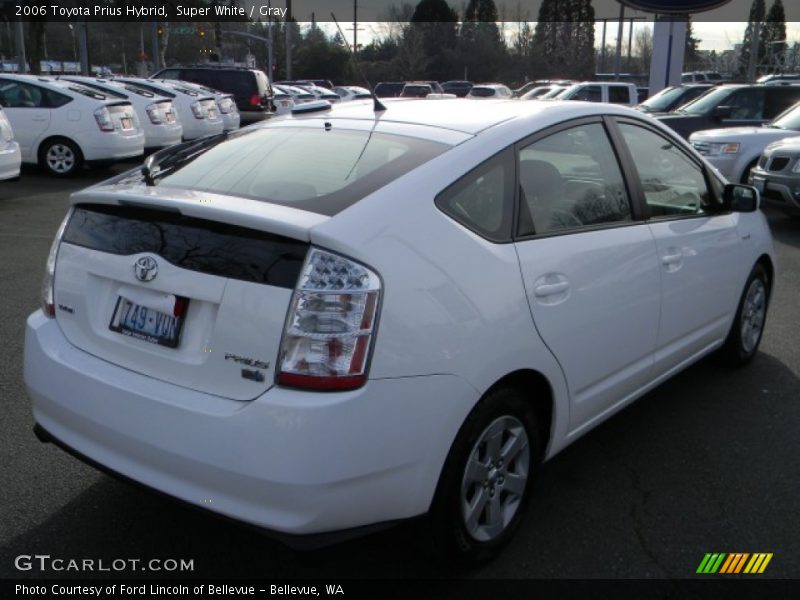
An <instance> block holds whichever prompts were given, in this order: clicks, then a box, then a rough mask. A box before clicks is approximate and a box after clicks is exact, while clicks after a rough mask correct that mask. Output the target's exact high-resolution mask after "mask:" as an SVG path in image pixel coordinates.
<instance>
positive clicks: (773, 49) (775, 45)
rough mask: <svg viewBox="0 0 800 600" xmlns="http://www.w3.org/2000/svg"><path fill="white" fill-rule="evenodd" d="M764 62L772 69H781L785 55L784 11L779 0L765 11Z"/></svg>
mask: <svg viewBox="0 0 800 600" xmlns="http://www.w3.org/2000/svg"><path fill="white" fill-rule="evenodd" d="M762 35H763V36H764V46H765V48H766V62H767V63H768V64H769V65H770V67H771V69H772V70H774V71H778V70H782V68H783V62H784V60H783V59H784V57H785V56H786V48H787V45H786V11H785V10H784V8H783V2H781V0H775V2H773V4H772V6H770V8H769V12H768V13H767V18H766V24H765V25H764V31H763V33H762Z"/></svg>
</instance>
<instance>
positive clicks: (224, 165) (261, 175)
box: [159, 124, 448, 215]
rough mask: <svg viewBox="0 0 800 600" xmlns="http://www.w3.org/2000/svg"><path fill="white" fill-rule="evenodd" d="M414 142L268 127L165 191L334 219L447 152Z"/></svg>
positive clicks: (213, 154) (193, 166)
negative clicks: (182, 191)
mask: <svg viewBox="0 0 800 600" xmlns="http://www.w3.org/2000/svg"><path fill="white" fill-rule="evenodd" d="M447 148H448V146H446V145H444V144H439V143H436V142H431V141H428V140H421V139H416V138H410V137H402V136H396V135H386V134H381V133H374V132H373V133H371V132H370V131H355V130H345V129H338V128H336V127H331V128H328V129H326V128H324V127H322V125H321V124H320V126H319V127H314V128H312V127H297V128H294V127H265V128H263V129H258V130H255V131H253V130H251V131H248V132H246V133H245V134H243V135H238V136H236V137H234V138H233V139H230V140H228V141H225V142H222V143H221V144H219V145H217V146H214V147H213V148H211V149H210V150H208V151H207V152H205V153H204V154H202V155H200V156H199V157H198V158H196V159H194V160H193V161H192V162H190V163H188V164H186V165H185V166H183V167H182V168H180V169H179V170H178V171H176V172H174V173H172V174H170V175H168V176H166V177H164V179H162V180H161V182H160V184H159V185H163V186H166V187H179V188H184V189H192V190H202V191H208V192H215V193H220V194H230V195H233V196H241V197H245V198H252V199H256V200H263V201H265V202H272V203H275V204H283V205H287V206H294V207H297V208H301V209H303V210H310V211H312V212H317V213H320V214H325V215H333V214H336V213H337V212H339V211H341V210H343V209H345V208H347V207H348V206H350V205H352V204H354V203H355V202H357V201H359V200H360V199H361V198H363V197H364V196H366V195H368V194H370V193H372V192H374V191H375V190H377V189H378V188H381V187H383V186H384V185H386V184H387V183H389V182H390V181H392V180H394V179H396V178H397V177H400V176H401V175H403V174H404V173H406V172H408V171H410V170H411V169H414V168H415V167H417V166H419V165H421V164H423V163H424V162H426V161H428V160H430V159H432V158H433V157H435V156H438V155H439V154H441V153H442V152H444V151H445V150H446V149H447Z"/></svg>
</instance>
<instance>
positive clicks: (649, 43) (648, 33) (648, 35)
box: [634, 27, 653, 73]
mask: <svg viewBox="0 0 800 600" xmlns="http://www.w3.org/2000/svg"><path fill="white" fill-rule="evenodd" d="M634 36H635V37H634V45H635V47H636V56H637V57H638V58H639V65H640V72H642V73H647V72H649V71H650V61H651V59H652V58H653V30H652V29H650V28H649V27H642V28H640V29H638V30H637V31H636V33H635V34H634Z"/></svg>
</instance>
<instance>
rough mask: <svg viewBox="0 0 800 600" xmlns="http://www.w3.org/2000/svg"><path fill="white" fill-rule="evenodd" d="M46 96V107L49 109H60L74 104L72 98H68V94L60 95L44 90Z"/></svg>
mask: <svg viewBox="0 0 800 600" xmlns="http://www.w3.org/2000/svg"><path fill="white" fill-rule="evenodd" d="M43 91H44V95H45V100H44V102H45V106H47V107H48V108H58V107H59V106H64V105H65V104H69V103H70V102H72V98H70V97H69V96H67V95H66V94H59V93H58V92H54V91H53V90H43Z"/></svg>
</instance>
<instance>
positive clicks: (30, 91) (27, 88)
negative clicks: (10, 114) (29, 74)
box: [0, 79, 47, 108]
mask: <svg viewBox="0 0 800 600" xmlns="http://www.w3.org/2000/svg"><path fill="white" fill-rule="evenodd" d="M0 104H2V105H3V106H5V107H6V108H41V107H42V106H46V105H47V102H46V97H45V94H44V90H43V89H42V88H40V87H39V86H36V85H30V84H27V83H22V82H19V81H11V80H8V79H0Z"/></svg>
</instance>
